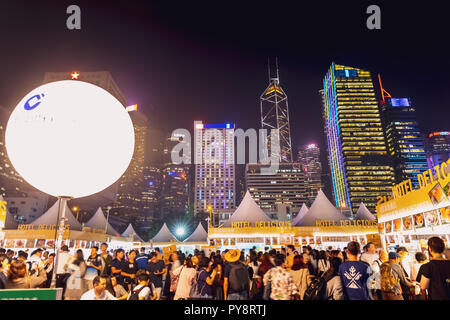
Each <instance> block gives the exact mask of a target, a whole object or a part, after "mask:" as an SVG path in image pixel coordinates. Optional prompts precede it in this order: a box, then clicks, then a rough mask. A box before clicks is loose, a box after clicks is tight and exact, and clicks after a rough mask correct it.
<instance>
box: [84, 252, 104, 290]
mask: <svg viewBox="0 0 450 320" xmlns="http://www.w3.org/2000/svg"><path fill="white" fill-rule="evenodd" d="M86 266H87V268H86V274H85V276H84V279H85V280H86V286H87V289H88V290H91V289H93V288H94V286H93V284H92V280H94V278H95V277H96V276H99V275H100V273H101V271H102V258H101V257H100V255H99V254H98V247H96V246H94V247H92V248H91V254H90V255H89V257H88V258H87V260H86Z"/></svg>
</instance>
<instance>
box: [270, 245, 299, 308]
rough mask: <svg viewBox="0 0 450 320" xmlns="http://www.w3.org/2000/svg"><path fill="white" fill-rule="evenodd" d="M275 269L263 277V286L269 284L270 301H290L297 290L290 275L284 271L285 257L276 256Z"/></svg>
mask: <svg viewBox="0 0 450 320" xmlns="http://www.w3.org/2000/svg"><path fill="white" fill-rule="evenodd" d="M274 262H275V267H274V268H272V269H270V270H269V271H268V272H267V273H266V274H265V275H264V279H263V282H264V285H265V286H266V285H268V283H269V282H270V299H271V300H292V299H293V298H294V296H295V294H297V293H298V289H297V287H296V285H295V283H294V278H293V277H292V275H291V273H290V272H289V271H288V270H286V269H285V256H283V255H282V254H277V255H276V256H275V259H274Z"/></svg>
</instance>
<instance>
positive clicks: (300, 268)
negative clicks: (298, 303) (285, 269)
mask: <svg viewBox="0 0 450 320" xmlns="http://www.w3.org/2000/svg"><path fill="white" fill-rule="evenodd" d="M289 272H290V273H291V275H292V278H293V279H294V284H295V286H296V287H297V289H298V293H297V295H298V298H299V299H300V300H303V297H304V295H305V291H306V289H307V288H308V286H309V285H310V283H311V278H310V277H309V270H308V268H307V266H306V265H305V264H304V263H303V255H296V256H295V257H294V263H293V265H292V268H291V269H290V270H289Z"/></svg>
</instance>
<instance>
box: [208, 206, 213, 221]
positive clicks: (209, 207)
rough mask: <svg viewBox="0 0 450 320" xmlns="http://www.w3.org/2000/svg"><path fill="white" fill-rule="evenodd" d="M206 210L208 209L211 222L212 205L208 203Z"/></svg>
mask: <svg viewBox="0 0 450 320" xmlns="http://www.w3.org/2000/svg"><path fill="white" fill-rule="evenodd" d="M207 208H208V211H209V221H210V222H211V223H212V209H213V208H212V205H208V207H207Z"/></svg>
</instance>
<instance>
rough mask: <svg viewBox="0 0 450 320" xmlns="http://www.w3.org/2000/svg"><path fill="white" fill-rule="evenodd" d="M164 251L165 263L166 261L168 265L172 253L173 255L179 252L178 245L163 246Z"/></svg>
mask: <svg viewBox="0 0 450 320" xmlns="http://www.w3.org/2000/svg"><path fill="white" fill-rule="evenodd" d="M162 251H163V259H164V263H165V264H166V265H168V264H169V258H170V255H171V254H172V253H175V252H177V246H176V245H175V244H173V245H170V246H166V247H163V248H162Z"/></svg>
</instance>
